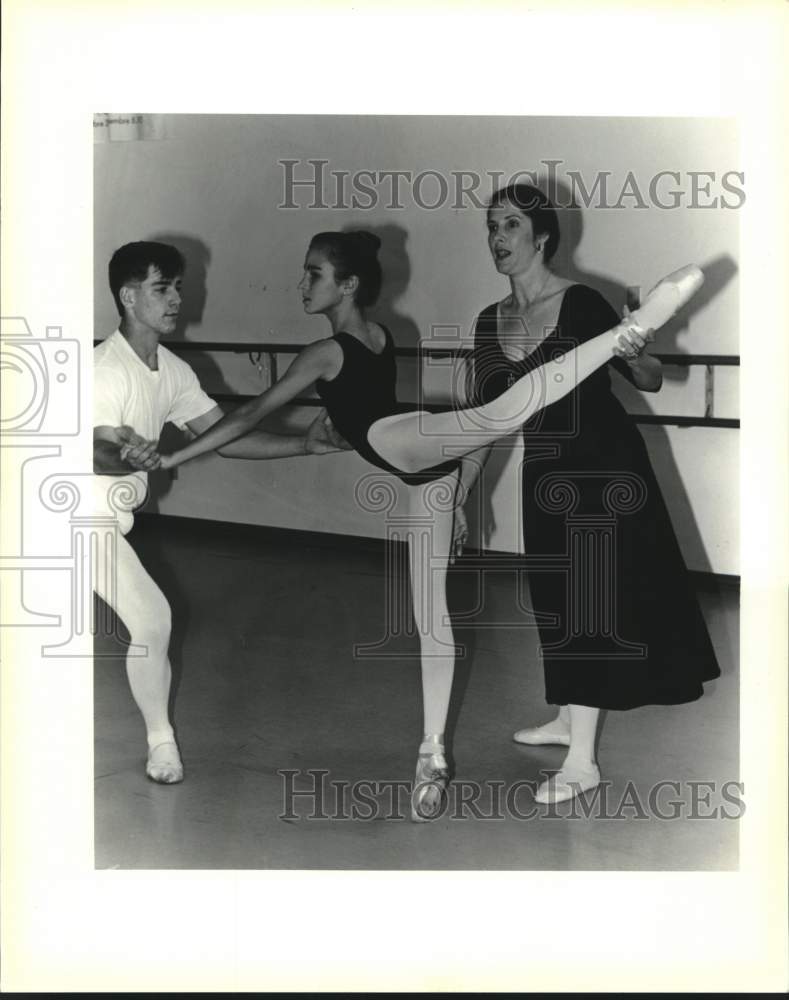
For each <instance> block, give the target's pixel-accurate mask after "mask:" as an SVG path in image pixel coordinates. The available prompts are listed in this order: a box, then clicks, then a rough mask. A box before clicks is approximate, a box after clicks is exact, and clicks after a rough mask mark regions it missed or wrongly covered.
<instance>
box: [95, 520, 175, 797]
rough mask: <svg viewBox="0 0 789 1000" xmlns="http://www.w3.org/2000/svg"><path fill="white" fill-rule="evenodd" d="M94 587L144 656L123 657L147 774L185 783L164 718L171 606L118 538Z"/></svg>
mask: <svg viewBox="0 0 789 1000" xmlns="http://www.w3.org/2000/svg"><path fill="white" fill-rule="evenodd" d="M99 559H102V560H109V554H108V553H105V552H100V553H99ZM96 588H97V593H98V595H99V597H101V599H102V600H103V601H105V602H106V603H107V604H109V606H110V607H111V608H112V609H113V611H115V613H116V614H117V615H118V617H119V618H120V619H121V620H122V621H123V624H124V625H125V626H126V628H127V629H128V631H129V635H130V637H131V642H132V644H133V645H135V646H141V647H143V649H144V650H145V651H146V652H145V655H142V656H127V657H126V674H127V676H128V679H129V687H130V688H131V693H132V697H133V698H134V700H135V702H136V703H137V707H138V708H139V709H140V712H141V713H142V717H143V720H144V722H145V729H146V734H147V739H148V761H147V764H146V773H147V775H148V777H149V778H151V779H152V780H153V781H158V782H160V783H161V784H168V785H169V784H174V783H175V782H178V781H181V780H182V778H183V765H182V763H181V758H180V755H179V753H178V747H177V746H176V743H175V736H174V734H173V729H172V726H171V725H170V719H169V714H168V700H169V695H170V682H171V675H172V671H171V668H170V661H169V659H168V657H167V650H168V646H169V644H170V626H171V613H170V605H169V604H168V603H167V599H166V598H165V596H164V594H163V593H162V592H161V590H160V589H159V587H157V585H156V584H155V583H154V581H153V580H152V579H151V577H150V576H149V575H148V573H147V572H146V570H145V567H144V566H143V565H142V563H141V562H140V560H139V559H138V557H137V554H136V553H135V551H134V549H133V548H132V547H131V545H129V543H128V542H127V541H126V539H125V538H124V537H122V536H118V538H117V545H116V548H115V558H114V560H113V561H112V568H111V571H110V575H109V579H108V580H103V579H99V580H97V582H96Z"/></svg>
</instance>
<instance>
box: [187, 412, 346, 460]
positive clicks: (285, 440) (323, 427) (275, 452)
mask: <svg viewBox="0 0 789 1000" xmlns="http://www.w3.org/2000/svg"><path fill="white" fill-rule="evenodd" d="M223 417H224V413H223V412H222V410H221V409H220V408H219V407H218V406H217V407H215V409H213V410H209V412H208V413H204V414H202V415H201V416H199V417H197V418H196V419H195V420H188V421H187V422H186V423H187V426H188V428H189V430H190V431H191V432H192V433H193V434H196V435H198V436H199V435H200V434H204V433H205V431H207V430H208V429H209V428H210V427H214V426H215V425H216V424H218V423H219V421H220V420H221V419H222V418H223ZM327 422H328V423H327ZM350 447H351V446H350V445H349V444H348V443H347V441H344V440H343V439H342V438H341V437H340V436H339V435H338V434H337V432H336V431H335V430H334V428H333V427H332V425H331V422H330V421H329V420H328V416H327V414H326V411H325V410H321V411H320V413H319V414H318V416H317V417H316V418H315V419H314V420H313V422H312V423H311V424H310V426H309V428H308V429H307V431H306V432H305V433H303V434H276V433H274V432H272V431H259V430H253V431H250V432H249V433H248V434H245V435H244V436H243V437H240V438H238V439H237V440H235V441H231V442H230V444H226V445H223V446H222V447H221V448H217V453H218V454H219V455H222V457H223V458H244V459H267V458H290V457H292V456H295V455H325V454H327V453H328V452H332V451H341V450H343V449H348V448H350Z"/></svg>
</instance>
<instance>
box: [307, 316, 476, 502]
mask: <svg viewBox="0 0 789 1000" xmlns="http://www.w3.org/2000/svg"><path fill="white" fill-rule="evenodd" d="M379 325H380V324H379ZM381 329H382V330H383V331H384V333H385V335H386V343H385V344H384V349H383V350H382V351H381V353H380V354H375V353H374V352H373V351H371V350H370V349H369V348H368V347H366V346H365V345H364V344H363V343H362V342H361V341H360V340H358V339H357V338H356V337H352V336H351V335H350V334H349V333H345V332H344V331H341V332H340V333H336V334H335V335H334V340H336V341H337V343H338V344H339V345H340V349H341V351H342V354H343V363H342V368H341V369H340V371H339V373H338V374H337V375H336V376H335V377H334V378H333V379H332V380H331V381H327V380H326V379H322V378H321V379H318V381H317V382H316V383H315V387H316V389H317V390H318V395H319V396H320V397H321V399H322V400H323V402H324V404H325V405H326V409H327V410H328V413H329V416H330V417H331V419H332V422H333V424H334V426H335V427H336V428H337V430H338V431H339V432H340V434H342V436H343V437H344V438H345V440H346V441H347V442H348V444H350V445H351V446H352V447H353V448H354V450H355V451H357V452H358V453H359V454H360V455H361V456H362V458H366V459H367V461H368V462H370V463H371V464H372V465H375V466H377V467H378V468H379V469H385V470H386V471H387V472H391V473H392V474H393V475H395V476H397V477H398V478H400V479H402V481H403V482H404V483H408V484H409V485H413V484H415V483H429V482H431V481H432V480H434V479H441V478H442V476H446V475H448V474H449V473H450V472H454V471H455V469H457V468H458V465H459V462H458V461H457V459H454V460H452V461H448V462H443V463H442V464H441V465H435V466H432V467H431V468H429V469H422V470H420V471H419V472H402V471H401V470H400V469H397V468H395V466H393V465H390V464H389V463H388V462H386V461H385V460H384V459H383V458H381V456H380V455H379V454H378V453H377V452H376V451H375V450H374V449H373V448H372V446H371V445H370V442H369V441H368V440H367V432H368V431H369V430H370V427H372V425H373V424H374V423H375V422H376V420H380V419H381V417H391V416H393V415H394V414H397V413H409V412H415V409H416V408H415V407H413V406H407V405H406V404H404V403H398V402H397V397H396V396H395V383H396V381H397V366H396V362H395V353H394V343H393V342H392V335H391V333H390V332H389V331H388V330H387V328H386V327H385V326H381Z"/></svg>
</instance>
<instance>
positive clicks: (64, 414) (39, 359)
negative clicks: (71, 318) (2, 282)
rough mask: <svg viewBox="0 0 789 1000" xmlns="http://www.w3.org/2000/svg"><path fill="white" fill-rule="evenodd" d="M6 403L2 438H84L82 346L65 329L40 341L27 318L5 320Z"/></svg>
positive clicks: (0, 416)
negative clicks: (81, 421)
mask: <svg viewBox="0 0 789 1000" xmlns="http://www.w3.org/2000/svg"><path fill="white" fill-rule="evenodd" d="M0 371H2V377H3V399H2V408H1V409H0V433H2V434H3V435H7V434H13V435H34V434H35V435H39V436H41V437H73V436H74V435H76V434H79V393H80V385H79V378H80V371H79V342H78V341H77V340H70V339H66V338H64V337H63V329H62V327H59V326H48V327H47V328H46V336H45V337H43V338H40V337H34V336H33V334H32V332H31V330H30V327H29V326H28V323H27V320H25V319H24V318H23V317H21V316H10V317H3V318H2V319H0Z"/></svg>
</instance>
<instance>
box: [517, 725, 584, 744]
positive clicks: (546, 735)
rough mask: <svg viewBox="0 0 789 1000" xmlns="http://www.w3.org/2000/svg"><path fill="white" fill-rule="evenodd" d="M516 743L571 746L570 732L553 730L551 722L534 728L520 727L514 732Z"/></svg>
mask: <svg viewBox="0 0 789 1000" xmlns="http://www.w3.org/2000/svg"><path fill="white" fill-rule="evenodd" d="M512 738H513V740H515V742H516V743H523V744H525V745H526V746H528V747H542V746H562V747H569V745H570V734H569V733H566V732H558V731H557V730H551V723H550V722H549V723H547V724H546V725H544V726H536V727H535V728H534V729H519V730H518V731H517V733H513V734H512Z"/></svg>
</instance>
